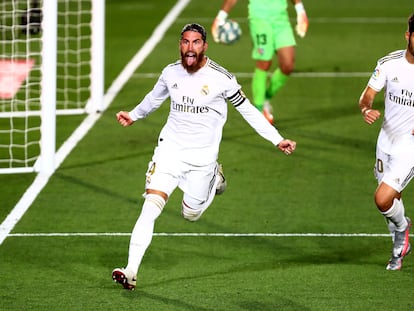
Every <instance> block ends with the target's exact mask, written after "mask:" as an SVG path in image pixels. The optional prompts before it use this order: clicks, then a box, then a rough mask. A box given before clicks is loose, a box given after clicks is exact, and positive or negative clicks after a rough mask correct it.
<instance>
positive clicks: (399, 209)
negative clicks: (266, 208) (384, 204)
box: [381, 199, 408, 232]
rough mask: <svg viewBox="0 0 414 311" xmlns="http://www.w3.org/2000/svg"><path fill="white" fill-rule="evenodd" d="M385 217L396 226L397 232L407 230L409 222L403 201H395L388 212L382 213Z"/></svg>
mask: <svg viewBox="0 0 414 311" xmlns="http://www.w3.org/2000/svg"><path fill="white" fill-rule="evenodd" d="M381 214H383V215H384V217H385V218H386V220H387V222H391V223H393V224H394V225H395V230H397V231H400V232H402V231H404V230H405V229H406V228H407V225H408V222H407V219H406V218H405V209H404V204H403V201H402V199H400V200H398V199H394V202H393V204H392V206H391V207H390V208H389V209H388V211H385V212H381Z"/></svg>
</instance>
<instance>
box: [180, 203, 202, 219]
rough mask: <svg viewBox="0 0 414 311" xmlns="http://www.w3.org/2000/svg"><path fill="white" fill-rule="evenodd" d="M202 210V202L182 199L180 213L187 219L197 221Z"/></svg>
mask: <svg viewBox="0 0 414 311" xmlns="http://www.w3.org/2000/svg"><path fill="white" fill-rule="evenodd" d="M203 211H204V209H203V204H202V202H200V201H197V200H194V199H190V200H188V199H187V200H186V201H184V200H183V201H182V207H181V213H182V215H183V217H184V218H185V219H187V220H189V221H197V220H198V219H199V218H200V217H201V214H202V213H203Z"/></svg>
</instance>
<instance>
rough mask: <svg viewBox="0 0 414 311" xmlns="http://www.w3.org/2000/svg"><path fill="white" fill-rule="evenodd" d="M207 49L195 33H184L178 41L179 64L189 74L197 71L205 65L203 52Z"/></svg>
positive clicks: (198, 34) (199, 36)
mask: <svg viewBox="0 0 414 311" xmlns="http://www.w3.org/2000/svg"><path fill="white" fill-rule="evenodd" d="M206 49H207V42H205V41H204V40H203V39H202V37H201V34H200V33H198V32H196V31H186V32H184V33H183V35H182V38H181V40H180V53H181V64H182V65H183V67H184V68H185V70H187V72H189V73H194V72H196V71H198V70H199V69H200V68H201V67H203V66H204V64H205V63H206V58H205V55H204V52H205V51H206Z"/></svg>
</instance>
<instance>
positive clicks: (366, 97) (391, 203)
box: [359, 15, 414, 270]
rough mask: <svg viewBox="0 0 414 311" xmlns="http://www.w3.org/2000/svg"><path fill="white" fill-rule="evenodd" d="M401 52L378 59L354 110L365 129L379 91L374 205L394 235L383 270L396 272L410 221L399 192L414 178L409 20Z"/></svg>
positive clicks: (413, 62)
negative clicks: (382, 104) (381, 99)
mask: <svg viewBox="0 0 414 311" xmlns="http://www.w3.org/2000/svg"><path fill="white" fill-rule="evenodd" d="M405 38H406V40H407V42H408V44H407V49H406V50H399V51H395V52H393V53H390V54H388V55H387V56H385V57H383V58H381V59H380V60H379V61H378V63H377V66H376V68H375V71H374V73H373V74H372V76H371V78H370V79H369V82H368V86H367V87H366V88H365V90H364V91H363V93H362V95H361V97H360V100H359V106H360V108H361V112H362V114H363V116H364V120H365V122H366V123H368V124H372V123H373V122H375V121H376V120H377V119H378V118H379V117H380V115H381V114H380V112H379V111H378V110H375V109H372V104H373V102H374V98H375V96H376V95H377V94H378V92H380V91H381V90H382V89H384V102H385V111H384V120H383V123H382V126H381V130H380V133H379V135H378V140H377V151H376V164H375V176H376V178H377V180H378V184H379V185H378V188H377V190H376V192H375V203H376V205H377V207H378V209H379V211H380V212H381V213H382V214H383V215H384V217H385V219H386V220H387V223H388V228H389V230H390V232H391V233H392V234H393V244H394V245H393V250H392V255H391V259H390V261H389V263H388V265H387V269H388V270H400V269H401V267H402V260H403V258H404V256H405V255H406V254H408V253H409V252H410V249H411V245H410V243H409V231H410V227H411V220H410V219H409V218H408V217H406V216H405V209H404V205H403V201H402V198H401V194H402V191H403V190H404V189H405V187H406V186H407V185H408V183H409V182H410V181H411V180H412V178H413V176H414V131H413V130H414V15H412V16H411V17H410V18H409V20H408V30H407V31H406V33H405Z"/></svg>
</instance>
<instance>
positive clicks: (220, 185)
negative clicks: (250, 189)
mask: <svg viewBox="0 0 414 311" xmlns="http://www.w3.org/2000/svg"><path fill="white" fill-rule="evenodd" d="M217 175H218V176H219V178H220V182H219V183H218V185H217V187H216V194H218V195H220V194H222V193H223V192H224V190H226V188H227V181H226V178H225V177H224V173H223V165H221V164H219V167H218V174H217Z"/></svg>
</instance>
